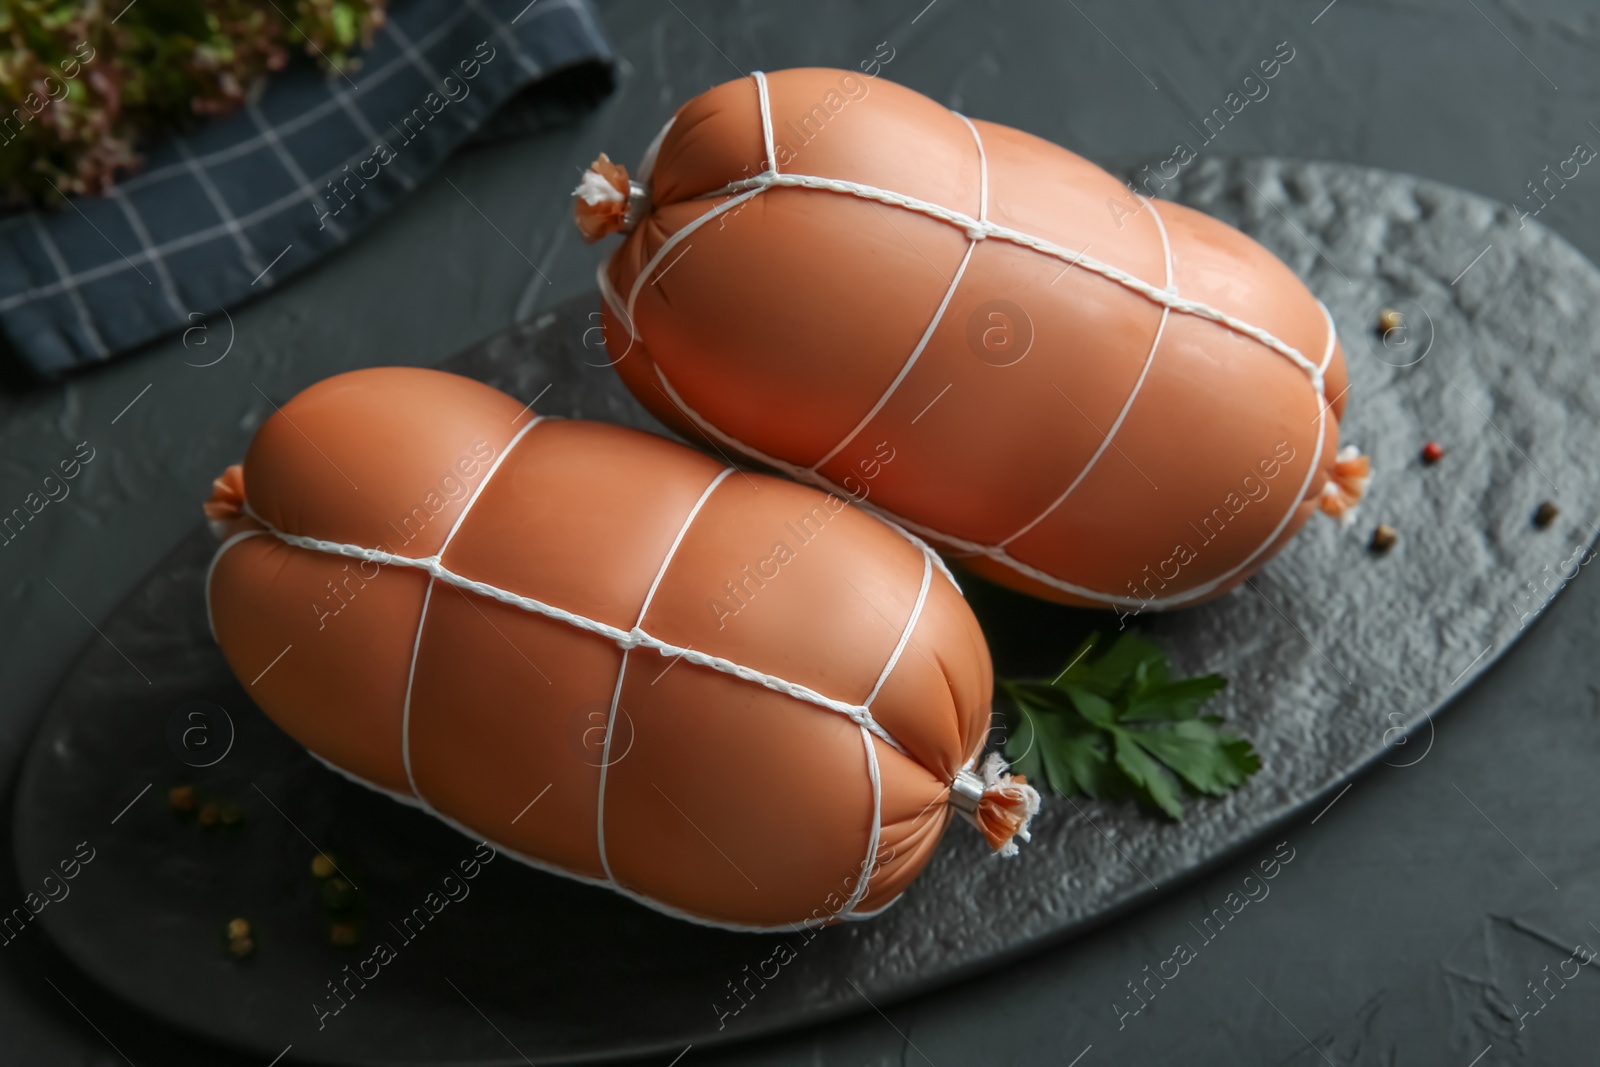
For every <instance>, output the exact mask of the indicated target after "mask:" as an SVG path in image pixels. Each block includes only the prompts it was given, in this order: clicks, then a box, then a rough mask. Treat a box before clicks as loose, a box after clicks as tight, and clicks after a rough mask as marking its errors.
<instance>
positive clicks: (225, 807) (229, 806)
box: [217, 800, 244, 826]
mask: <svg viewBox="0 0 1600 1067" xmlns="http://www.w3.org/2000/svg"><path fill="white" fill-rule="evenodd" d="M217 817H218V818H219V819H221V820H222V825H224V826H238V825H239V823H240V822H242V821H243V820H244V809H243V808H241V807H240V806H239V805H237V804H235V803H234V802H233V801H231V800H229V801H224V802H223V804H222V807H221V809H220V810H219V811H218V813H217Z"/></svg>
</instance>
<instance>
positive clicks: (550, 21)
mask: <svg viewBox="0 0 1600 1067" xmlns="http://www.w3.org/2000/svg"><path fill="white" fill-rule="evenodd" d="M612 58H613V54H612V51H611V46H610V44H609V42H608V41H607V40H606V37H605V34H604V33H603V32H602V30H601V29H600V23H599V19H598V18H597V17H596V15H595V11H594V8H593V7H592V6H591V3H590V0H533V2H531V3H530V2H529V0H503V2H502V0H399V2H397V3H395V4H394V6H393V8H392V9H391V11H390V13H389V18H388V20H387V22H386V24H385V25H384V26H383V28H382V29H380V30H379V31H378V33H377V36H376V39H375V40H374V42H373V46H372V48H370V49H368V50H366V51H365V52H364V53H363V54H362V65H361V69H360V70H358V71H355V72H353V73H352V74H351V75H350V77H348V78H344V77H339V76H332V77H330V76H328V75H327V74H325V73H323V72H322V71H320V70H317V69H315V68H312V67H310V66H309V65H306V66H303V67H302V66H298V65H297V66H296V67H294V68H293V69H291V70H287V71H284V72H281V73H280V74H278V75H276V76H274V77H271V78H269V80H268V83H267V89H266V92H265V94H264V95H263V96H262V98H261V100H260V101H259V102H258V103H255V104H252V105H250V106H249V107H247V108H245V109H244V110H243V111H241V112H239V113H237V114H235V115H233V116H231V117H230V118H227V119H224V120H222V121H219V122H214V123H210V124H208V125H206V126H203V127H202V128H200V129H199V130H197V131H196V132H195V133H193V134H192V135H191V136H187V137H183V138H178V139H175V140H168V141H166V142H164V143H163V144H161V145H159V146H158V147H157V148H156V150H155V151H153V152H151V153H150V155H149V157H148V159H147V161H146V163H145V166H144V168H143V169H142V170H141V171H140V172H139V173H138V174H136V175H134V176H133V177H131V178H128V179H127V180H125V181H123V182H122V183H120V184H119V185H116V186H114V187H113V188H112V190H111V192H110V194H109V195H108V196H104V197H75V198H73V200H72V202H71V204H70V206H68V207H66V208H63V209H61V210H58V211H52V212H24V213H19V214H15V215H11V216H8V217H4V218H0V335H3V339H4V344H5V346H6V347H9V348H10V349H11V350H12V351H13V353H14V354H15V356H16V357H18V358H19V359H20V360H21V362H22V363H23V364H25V365H27V366H29V367H31V368H32V369H33V370H34V371H36V372H37V373H38V374H39V375H42V376H44V377H46V378H50V377H55V376H58V375H60V374H61V373H63V372H64V371H66V370H68V369H70V368H73V367H77V366H82V365H84V364H88V363H94V362H97V361H100V360H104V359H109V358H110V357H111V356H113V355H115V354H116V353H118V352H122V351H125V350H127V349H130V348H133V347H135V346H137V345H141V344H143V343H145V342H147V341H150V340H152V339H154V338H157V337H160V336H162V335H164V334H168V333H172V332H175V331H177V330H180V329H185V328H188V327H190V326H193V325H194V324H196V323H198V322H201V321H203V320H204V319H206V318H209V317H210V316H212V315H215V314H217V313H218V312H219V310H220V309H222V308H224V307H227V306H231V305H233V304H235V303H237V302H238V301H240V300H243V299H246V298H248V297H251V296H254V295H255V294H257V293H260V292H262V291H264V290H266V289H270V288H271V287H272V286H274V285H276V284H279V283H281V282H283V281H284V280H285V279H287V278H288V277H290V276H291V275H293V274H294V273H296V272H297V271H300V270H302V269H304V268H305V267H307V266H310V265H311V264H312V263H314V262H316V261H317V260H318V259H319V258H321V257H322V256H324V255H326V254H327V253H328V252H330V251H332V250H333V249H336V248H338V247H340V246H341V245H343V244H345V243H346V242H347V241H349V240H350V239H351V238H352V237H354V236H355V235H356V234H358V233H360V232H361V231H362V230H364V229H366V228H367V227H368V226H370V225H372V224H373V222H375V221H376V220H377V219H378V218H379V217H380V216H382V215H383V214H384V212H386V211H388V210H389V208H391V207H392V206H393V205H394V204H395V203H396V202H397V201H399V200H400V199H401V198H402V197H404V196H405V195H406V194H407V193H408V192H409V191H410V190H412V189H413V188H415V187H416V186H417V185H418V184H419V183H420V182H421V181H422V180H423V179H424V178H426V176H427V175H428V174H429V173H431V172H432V171H433V170H434V169H435V168H437V167H438V166H439V165H440V163H442V162H443V161H444V159H445V158H446V157H447V156H448V155H449V154H450V153H451V151H452V150H454V149H455V148H456V147H457V146H458V145H460V144H461V143H462V142H463V141H465V140H467V139H468V138H469V137H470V136H472V135H473V134H474V133H476V132H478V131H479V128H480V127H481V126H483V125H484V123H485V122H486V121H487V120H488V119H489V118H490V116H491V115H494V114H495V112H496V111H497V110H499V109H500V105H502V104H504V103H506V102H507V101H508V100H510V99H511V98H512V97H513V96H515V97H516V102H515V104H514V105H513V106H509V107H508V108H506V109H505V110H506V112H507V113H506V114H501V115H499V116H497V117H496V120H495V122H494V124H493V127H494V129H495V130H496V131H497V132H500V133H505V132H510V131H521V132H526V131H530V130H534V129H538V128H541V127H543V126H547V125H550V124H551V123H552V122H555V121H560V120H562V119H565V118H568V117H570V116H571V115H572V114H574V113H576V112H577V111H578V110H580V109H582V108H584V107H587V106H589V105H591V104H593V103H594V102H595V101H596V100H597V99H599V97H600V96H602V95H603V94H604V93H606V92H608V91H609V90H610V88H611V65H612ZM524 90H525V91H524ZM330 183H331V184H330Z"/></svg>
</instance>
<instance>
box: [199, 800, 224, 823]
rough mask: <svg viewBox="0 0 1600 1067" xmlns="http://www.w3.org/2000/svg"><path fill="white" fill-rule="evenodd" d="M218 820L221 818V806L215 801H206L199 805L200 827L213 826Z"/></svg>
mask: <svg viewBox="0 0 1600 1067" xmlns="http://www.w3.org/2000/svg"><path fill="white" fill-rule="evenodd" d="M220 818H222V805H220V804H218V803H217V802H216V801H215V800H208V801H206V802H205V803H204V804H202V805H200V825H201V826H215V825H217V820H218V819H220Z"/></svg>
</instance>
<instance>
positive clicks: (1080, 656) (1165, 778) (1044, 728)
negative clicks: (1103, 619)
mask: <svg viewBox="0 0 1600 1067" xmlns="http://www.w3.org/2000/svg"><path fill="white" fill-rule="evenodd" d="M1100 644H1101V641H1100V635H1099V634H1091V635H1090V636H1089V637H1088V639H1087V640H1085V641H1084V642H1083V644H1082V645H1080V646H1078V650H1077V652H1075V653H1074V654H1073V656H1072V658H1071V659H1070V660H1069V661H1068V664H1067V668H1066V669H1065V670H1064V671H1062V672H1061V673H1060V674H1059V675H1057V676H1056V677H1055V678H1054V679H1052V680H1050V681H1024V680H1002V681H1001V682H1000V689H1001V692H1002V693H1004V694H1005V695H1006V696H1007V697H1009V698H1010V700H1011V702H1012V704H1013V705H1014V706H1015V708H1016V712H1017V721H1016V722H1015V728H1014V729H1012V730H1010V731H1009V732H1008V736H1007V738H1006V744H1005V749H1006V758H1007V759H1008V760H1009V761H1010V762H1011V765H1012V769H1013V770H1015V771H1017V772H1018V773H1021V774H1025V775H1027V776H1028V779H1029V780H1030V781H1033V782H1044V783H1046V784H1047V785H1048V786H1049V788H1050V790H1051V791H1052V792H1054V793H1058V794H1060V795H1062V796H1073V795H1075V794H1080V793H1081V794H1087V795H1088V796H1090V797H1093V798H1095V799H1102V798H1105V799H1119V798H1124V797H1127V796H1130V795H1131V796H1133V797H1135V798H1137V799H1139V800H1141V801H1143V802H1144V803H1147V804H1151V805H1153V806H1155V807H1158V808H1160V809H1161V810H1162V811H1164V812H1166V813H1167V814H1168V815H1169V816H1171V817H1172V818H1174V819H1181V818H1182V817H1183V803H1182V801H1181V800H1180V796H1181V793H1182V789H1181V787H1180V786H1179V784H1178V783H1179V782H1180V781H1181V782H1182V783H1183V784H1184V785H1187V786H1188V787H1189V788H1190V789H1192V790H1193V791H1194V792H1196V793H1201V794H1205V795H1207V796H1222V795H1223V794H1225V793H1227V792H1228V791H1229V790H1232V789H1236V788H1237V787H1239V786H1241V785H1243V784H1244V782H1245V780H1246V779H1247V778H1249V777H1250V775H1252V774H1254V773H1255V772H1256V771H1258V770H1260V769H1261V758H1260V757H1259V756H1257V755H1256V752H1255V749H1253V748H1251V747H1250V742H1249V741H1247V740H1245V739H1244V738H1242V737H1239V736H1236V735H1234V734H1230V733H1227V732H1225V731H1223V730H1221V729H1219V724H1220V723H1221V722H1222V719H1221V718H1220V717H1219V716H1216V715H1202V714H1200V709H1201V707H1202V706H1204V705H1205V703H1206V702H1207V701H1208V700H1210V699H1211V698H1212V697H1213V696H1215V695H1216V694H1217V693H1218V692H1219V691H1221V689H1222V688H1223V687H1224V686H1225V685H1227V682H1226V681H1225V680H1224V679H1223V678H1221V677H1220V676H1218V675H1215V674H1207V675H1203V676H1201V677H1198V678H1183V679H1178V680H1173V679H1172V678H1171V677H1170V675H1169V671H1168V668H1167V657H1166V655H1165V654H1164V653H1162V651H1161V649H1160V648H1158V647H1157V646H1156V645H1154V644H1152V643H1151V642H1149V641H1147V640H1145V639H1143V638H1141V637H1137V636H1135V635H1134V634H1132V633H1124V634H1122V635H1121V636H1120V637H1118V638H1117V640H1116V641H1115V642H1114V643H1113V644H1112V645H1111V646H1110V647H1109V648H1105V649H1103V650H1101V651H1099V652H1098V653H1097V654H1095V655H1091V652H1094V651H1095V649H1096V646H1098V645H1100Z"/></svg>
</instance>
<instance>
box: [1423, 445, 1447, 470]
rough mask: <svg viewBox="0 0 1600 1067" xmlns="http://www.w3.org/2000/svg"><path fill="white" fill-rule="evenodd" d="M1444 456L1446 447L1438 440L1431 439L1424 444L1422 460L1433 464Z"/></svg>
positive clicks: (1429, 464) (1430, 464)
mask: <svg viewBox="0 0 1600 1067" xmlns="http://www.w3.org/2000/svg"><path fill="white" fill-rule="evenodd" d="M1443 458H1444V448H1443V447H1442V446H1441V445H1440V444H1439V442H1438V441H1429V442H1428V443H1427V444H1425V445H1423V446H1422V462H1424V463H1426V464H1428V466H1430V467H1431V466H1433V465H1434V464H1435V463H1437V462H1439V461H1440V460H1441V459H1443Z"/></svg>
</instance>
